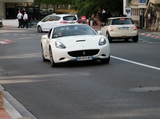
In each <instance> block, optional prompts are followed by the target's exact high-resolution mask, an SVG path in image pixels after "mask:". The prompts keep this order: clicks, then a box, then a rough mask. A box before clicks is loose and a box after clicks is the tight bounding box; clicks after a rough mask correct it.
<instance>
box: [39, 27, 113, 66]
mask: <svg viewBox="0 0 160 119" xmlns="http://www.w3.org/2000/svg"><path fill="white" fill-rule="evenodd" d="M99 34H101V31H97V32H96V31H95V30H94V29H92V28H91V27H90V26H89V25H86V24H65V25H58V26H54V27H53V28H52V29H51V30H50V31H49V32H48V34H47V35H43V36H42V38H41V49H42V58H43V61H46V60H50V63H51V66H52V67H54V66H56V65H57V64H58V63H63V62H68V61H77V62H79V61H88V60H100V61H101V63H109V61H110V45H109V41H108V39H107V38H106V37H105V36H103V35H99Z"/></svg>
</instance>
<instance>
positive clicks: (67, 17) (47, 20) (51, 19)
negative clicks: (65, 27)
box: [36, 14, 78, 32]
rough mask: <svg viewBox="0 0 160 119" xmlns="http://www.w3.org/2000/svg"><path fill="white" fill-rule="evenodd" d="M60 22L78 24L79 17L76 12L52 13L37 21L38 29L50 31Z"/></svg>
mask: <svg viewBox="0 0 160 119" xmlns="http://www.w3.org/2000/svg"><path fill="white" fill-rule="evenodd" d="M58 24H78V17H77V15H74V14H52V15H48V16H46V17H44V18H43V19H42V20H41V21H39V22H38V23H37V26H36V27H37V31H38V32H44V31H47V32H48V31H49V30H50V29H51V28H52V27H54V26H55V25H58Z"/></svg>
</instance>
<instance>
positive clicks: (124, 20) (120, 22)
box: [112, 18, 133, 25]
mask: <svg viewBox="0 0 160 119" xmlns="http://www.w3.org/2000/svg"><path fill="white" fill-rule="evenodd" d="M123 24H133V22H132V20H131V19H130V18H118V19H113V21H112V25H123Z"/></svg>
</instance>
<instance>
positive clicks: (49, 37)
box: [45, 29, 52, 56]
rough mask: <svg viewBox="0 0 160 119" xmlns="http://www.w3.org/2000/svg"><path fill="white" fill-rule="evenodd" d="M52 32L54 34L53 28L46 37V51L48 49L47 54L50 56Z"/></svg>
mask: <svg viewBox="0 0 160 119" xmlns="http://www.w3.org/2000/svg"><path fill="white" fill-rule="evenodd" d="M51 34H52V29H50V30H49V32H48V34H47V39H46V46H45V49H46V50H45V51H46V54H47V56H49V44H50V41H51V39H52V38H51Z"/></svg>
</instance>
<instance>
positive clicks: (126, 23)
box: [101, 17, 138, 42]
mask: <svg viewBox="0 0 160 119" xmlns="http://www.w3.org/2000/svg"><path fill="white" fill-rule="evenodd" d="M101 31H102V34H103V35H104V36H106V37H107V38H108V39H109V42H112V40H113V39H124V40H125V41H128V40H129V39H132V40H133V42H138V30H137V26H136V25H135V24H134V23H133V21H132V19H131V18H127V17H112V18H108V19H107V22H106V23H105V25H104V26H103V27H102V28H101Z"/></svg>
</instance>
